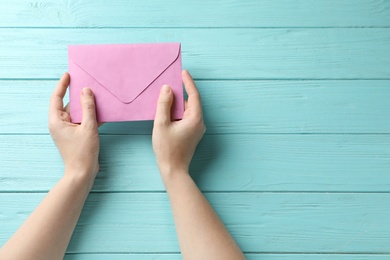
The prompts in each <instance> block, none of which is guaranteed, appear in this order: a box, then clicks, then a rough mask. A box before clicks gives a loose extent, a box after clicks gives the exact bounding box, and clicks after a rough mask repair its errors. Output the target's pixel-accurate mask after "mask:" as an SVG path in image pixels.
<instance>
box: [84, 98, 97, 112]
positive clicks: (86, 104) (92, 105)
mask: <svg viewBox="0 0 390 260" xmlns="http://www.w3.org/2000/svg"><path fill="white" fill-rule="evenodd" d="M83 106H84V108H85V109H87V110H94V109H95V103H94V102H93V101H92V100H87V101H84V103H83Z"/></svg>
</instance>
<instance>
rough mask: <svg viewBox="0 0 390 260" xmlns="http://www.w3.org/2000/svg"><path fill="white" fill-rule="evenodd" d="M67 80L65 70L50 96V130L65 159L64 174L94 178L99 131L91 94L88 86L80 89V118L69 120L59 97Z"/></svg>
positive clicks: (67, 112) (67, 109)
mask: <svg viewBox="0 0 390 260" xmlns="http://www.w3.org/2000/svg"><path fill="white" fill-rule="evenodd" d="M69 80H70V77H69V74H68V73H65V74H64V75H63V76H62V77H61V79H60V81H59V82H58V85H57V87H56V88H55V90H54V92H53V94H52V96H51V99H50V109H49V130H50V134H51V137H52V138H53V140H54V143H55V144H56V146H57V148H58V150H59V152H60V154H61V157H62V159H63V161H64V164H65V175H67V174H77V175H78V176H74V177H81V178H82V179H83V180H86V181H92V182H93V180H94V179H95V177H96V174H97V172H98V171H99V162H98V155H99V133H98V123H97V121H96V112H95V101H94V96H93V93H92V91H91V90H90V89H88V88H84V89H83V91H82V93H80V95H81V97H80V100H81V104H82V113H83V116H82V122H81V124H73V123H71V122H70V115H69V107H68V106H66V107H64V105H63V101H62V99H63V98H64V96H65V93H66V89H67V88H68V85H69Z"/></svg>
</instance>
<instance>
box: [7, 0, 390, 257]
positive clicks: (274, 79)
mask: <svg viewBox="0 0 390 260" xmlns="http://www.w3.org/2000/svg"><path fill="white" fill-rule="evenodd" d="M159 41H163V42H167V41H180V42H182V51H183V64H184V67H185V68H187V69H189V70H190V72H191V73H192V74H193V75H194V77H195V79H196V83H197V85H198V87H199V90H200V92H201V95H202V101H203V109H204V116H205V122H206V125H207V132H206V135H205V137H204V139H203V140H202V142H201V143H200V145H199V147H198V149H197V152H196V154H195V157H194V160H193V163H192V165H191V172H192V175H193V177H194V179H195V181H196V182H197V183H198V185H199V187H200V188H201V189H202V190H203V191H204V192H205V195H206V197H207V198H208V199H209V200H210V202H211V203H212V205H213V206H214V207H215V209H216V211H217V212H218V213H219V214H220V216H221V218H222V219H223V220H224V221H225V223H226V224H227V227H228V229H229V230H230V231H231V232H232V234H233V236H234V237H235V239H236V240H237V241H238V243H239V244H240V246H241V248H242V249H243V250H244V252H245V254H246V257H247V258H248V259H271V260H277V259H294V260H295V259H297V260H298V259H314V260H317V259H318V260H319V259H341V260H352V259H354V260H355V259H358V260H360V259H378V260H379V259H380V260H382V259H389V258H390V246H389V245H390V235H389V234H390V222H389V221H388V216H389V214H390V203H389V201H390V197H389V196H390V102H389V100H390V59H389V57H390V1H388V0H343V1H340V0H318V1H305V0H275V1H266V0H248V1H239V0H229V1H222V0H217V1H194V0H190V1H185V2H183V1H178V0H170V1H158V0H150V1H127V0H115V1H103V0H96V1H90V0H61V1H57V0H33V1H25V0H3V1H0V245H2V244H3V243H4V242H5V241H6V240H7V239H8V238H9V237H10V236H11V234H12V233H13V232H14V231H15V230H16V229H17V227H18V226H19V225H20V224H21V223H22V222H23V220H24V219H25V218H26V217H27V216H28V215H29V214H30V212H31V211H32V210H33V209H34V208H35V206H36V205H37V204H38V203H39V201H40V200H41V199H42V198H43V197H44V196H45V193H46V192H47V191H48V190H49V189H50V188H51V187H52V186H53V185H54V184H55V183H56V181H57V180H58V179H59V178H60V177H61V175H62V171H63V166H62V163H61V158H60V156H59V154H58V152H57V150H56V148H55V146H54V144H53V143H52V141H51V138H50V136H49V134H48V130H47V108H48V101H49V98H50V94H51V91H52V90H53V87H54V86H55V84H56V80H57V79H58V77H60V76H61V74H62V73H63V72H64V71H66V70H67V49H66V47H67V45H68V44H82V43H126V42H159ZM151 130H152V122H127V123H111V124H105V125H104V126H102V127H101V128H100V133H101V144H102V145H101V146H102V147H101V153H100V163H101V171H100V173H99V175H98V177H97V179H96V182H95V185H94V187H93V192H92V193H91V195H90V196H89V198H88V200H87V202H86V205H85V209H84V211H83V214H82V216H81V219H80V221H79V223H78V225H77V228H76V231H75V233H74V236H73V238H72V241H71V244H70V246H69V249H68V253H67V255H66V256H65V259H66V260H77V259H81V260H91V259H98V260H99V259H113V260H122V259H141V260H142V259H181V256H180V253H179V248H178V244H177V239H176V234H175V230H174V225H173V220H172V216H171V213H170V207H169V202H168V200H167V196H166V194H165V192H164V188H163V185H162V183H161V180H160V177H159V175H158V171H157V167H156V165H155V159H154V156H153V152H152V149H151V135H150V134H151Z"/></svg>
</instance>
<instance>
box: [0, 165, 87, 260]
mask: <svg viewBox="0 0 390 260" xmlns="http://www.w3.org/2000/svg"><path fill="white" fill-rule="evenodd" d="M79 176H80V175H77V174H74V173H73V174H65V175H64V177H63V178H62V179H61V180H60V181H59V182H58V183H57V184H56V185H55V186H54V187H53V189H52V190H51V191H50V192H49V193H48V194H47V195H46V197H45V198H44V199H43V200H42V202H41V203H40V204H39V206H38V207H37V208H36V209H35V210H34V212H33V213H32V214H31V215H30V216H29V217H28V218H27V220H26V221H25V222H24V223H23V225H22V226H21V227H20V228H19V229H18V230H17V231H16V233H15V234H14V235H13V236H12V237H11V239H10V240H9V241H8V242H7V243H6V244H5V245H4V247H3V248H2V249H1V250H0V258H1V259H3V258H4V259H63V257H64V254H65V251H66V248H67V247H68V244H69V241H70V238H71V236H72V233H73V230H74V228H75V226H76V223H77V220H78V218H79V216H80V213H81V210H82V207H83V205H84V202H85V200H86V198H87V196H88V193H89V191H90V189H91V186H92V183H93V180H92V181H91V180H88V179H86V178H81V177H79Z"/></svg>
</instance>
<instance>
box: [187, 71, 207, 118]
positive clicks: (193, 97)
mask: <svg viewBox="0 0 390 260" xmlns="http://www.w3.org/2000/svg"><path fill="white" fill-rule="evenodd" d="M182 78H183V83H184V87H185V89H186V92H187V95H188V104H187V107H188V108H191V109H192V110H194V111H195V112H199V113H202V103H201V101H200V95H199V92H198V89H197V88H196V85H195V82H194V80H193V79H192V77H191V75H190V73H189V72H188V71H187V70H183V72H182Z"/></svg>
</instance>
